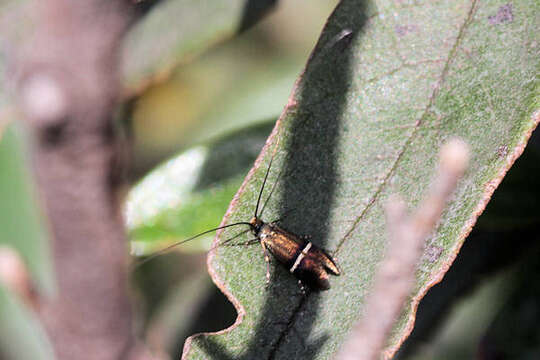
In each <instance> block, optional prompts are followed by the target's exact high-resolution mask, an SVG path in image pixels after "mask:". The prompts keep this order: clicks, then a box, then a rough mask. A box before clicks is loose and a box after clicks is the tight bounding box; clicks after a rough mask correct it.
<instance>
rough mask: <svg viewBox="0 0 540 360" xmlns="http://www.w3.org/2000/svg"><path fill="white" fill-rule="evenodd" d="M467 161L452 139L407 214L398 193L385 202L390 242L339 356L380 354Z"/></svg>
mask: <svg viewBox="0 0 540 360" xmlns="http://www.w3.org/2000/svg"><path fill="white" fill-rule="evenodd" d="M467 163H468V148H467V145H466V144H465V143H463V142H462V141H460V140H451V141H450V142H448V143H447V144H445V145H444V146H443V147H442V149H441V154H440V164H439V171H438V174H437V177H436V179H435V181H434V182H433V184H432V186H431V189H430V191H429V194H428V196H427V197H426V198H425V200H424V201H423V202H422V203H421V204H420V206H419V207H418V209H417V210H416V211H414V213H413V214H412V215H411V216H410V217H409V216H407V214H406V206H405V204H404V203H403V201H401V200H400V199H398V198H397V197H394V198H392V199H391V200H390V201H389V202H388V204H387V207H386V215H387V230H388V237H389V245H388V250H387V253H386V257H385V258H384V260H383V261H382V263H381V265H380V268H379V270H378V272H377V275H376V277H375V282H374V284H375V285H374V288H373V290H372V293H371V295H370V296H369V298H368V300H367V304H366V311H365V316H364V317H363V319H361V321H360V322H359V323H358V324H357V325H356V326H355V328H354V329H353V332H352V334H351V337H350V338H349V340H348V341H347V342H346V343H345V345H344V347H343V349H342V351H341V353H340V355H339V356H338V359H340V360H353V359H355V360H375V359H378V358H380V357H381V351H382V349H383V348H384V346H385V344H386V342H387V340H388V335H389V334H390V331H391V330H392V326H393V325H394V323H395V321H396V320H397V318H398V316H399V314H400V312H401V310H402V308H403V306H404V304H405V301H406V300H407V297H408V296H409V294H410V292H411V291H412V288H413V286H414V280H415V271H416V266H417V264H418V261H419V259H420V256H421V254H422V249H423V246H424V241H425V239H426V238H427V237H428V236H429V235H430V234H431V233H432V232H433V231H434V229H435V228H436V225H437V223H438V221H439V219H440V217H441V214H442V212H443V209H444V207H445V205H446V202H447V201H448V199H449V197H450V196H451V194H452V193H453V191H454V189H455V187H456V184H457V182H458V180H459V179H460V177H461V176H462V175H463V173H464V171H465V168H466V166H467Z"/></svg>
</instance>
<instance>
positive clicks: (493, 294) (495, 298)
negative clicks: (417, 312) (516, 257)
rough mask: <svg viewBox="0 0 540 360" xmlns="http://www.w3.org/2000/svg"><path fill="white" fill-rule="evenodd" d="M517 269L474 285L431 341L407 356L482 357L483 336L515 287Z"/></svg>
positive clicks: (447, 359) (456, 359)
mask: <svg viewBox="0 0 540 360" xmlns="http://www.w3.org/2000/svg"><path fill="white" fill-rule="evenodd" d="M516 272H517V271H516V269H515V268H513V269H512V270H508V271H505V272H502V273H500V274H498V275H497V276H495V277H492V278H491V279H489V280H487V281H485V282H484V283H483V284H481V285H480V286H479V287H478V288H477V289H475V291H474V293H473V294H471V296H469V297H467V298H465V299H461V300H460V301H459V302H457V303H456V304H455V306H454V308H453V309H452V310H451V313H450V314H448V318H449V319H448V321H446V322H445V323H444V325H443V326H442V328H441V329H439V330H438V331H437V332H436V334H435V336H434V339H433V340H432V341H430V343H429V345H427V344H426V345H424V346H423V347H422V348H421V349H420V351H419V352H418V353H417V354H415V355H414V356H411V357H408V358H407V359H410V360H422V359H426V360H427V359H438V360H460V359H483V358H481V357H478V355H479V354H478V352H479V344H480V342H481V339H482V336H483V335H484V334H485V332H486V330H487V329H488V328H489V325H490V324H491V322H492V321H493V319H495V317H496V316H497V313H498V312H499V311H500V310H501V308H502V307H503V305H504V303H505V302H506V301H507V299H508V298H509V297H510V295H511V294H512V292H514V291H515V287H516V286H515V281H516V280H517V279H518V276H517V274H516ZM486 359H491V358H490V357H488V358H486ZM505 359H506V358H505ZM511 359H515V358H514V357H511Z"/></svg>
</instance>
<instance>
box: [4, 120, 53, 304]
mask: <svg viewBox="0 0 540 360" xmlns="http://www.w3.org/2000/svg"><path fill="white" fill-rule="evenodd" d="M24 150H25V149H24V138H23V136H22V132H21V131H17V129H16V128H15V126H14V125H11V126H9V127H8V128H7V129H6V131H5V133H4V136H3V137H2V139H1V140H0V199H2V201H0V244H1V245H7V246H9V247H12V248H14V249H16V250H17V251H18V252H19V254H20V255H21V257H22V258H23V259H24V260H25V262H26V264H27V266H28V268H29V270H30V272H31V273H32V276H33V278H34V279H35V281H36V283H37V285H38V287H39V289H40V290H41V291H43V292H45V293H46V294H49V295H51V294H52V293H53V292H54V291H55V283H54V274H53V270H52V269H53V265H52V257H51V253H50V248H49V242H48V241H49V239H48V232H47V229H46V227H45V224H44V221H43V218H42V214H41V213H40V211H39V206H38V205H39V204H38V203H37V201H36V200H37V196H36V193H35V189H34V187H33V185H34V184H33V183H32V182H31V180H30V179H31V176H30V173H29V171H28V169H27V167H26V165H27V163H28V162H27V161H26V160H27V159H26V156H25V155H26V154H25V152H24Z"/></svg>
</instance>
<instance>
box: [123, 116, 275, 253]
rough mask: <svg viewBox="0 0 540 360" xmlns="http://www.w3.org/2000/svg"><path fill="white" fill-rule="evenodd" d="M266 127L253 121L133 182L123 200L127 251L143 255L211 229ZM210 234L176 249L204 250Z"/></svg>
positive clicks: (256, 150)
mask: <svg viewBox="0 0 540 360" xmlns="http://www.w3.org/2000/svg"><path fill="white" fill-rule="evenodd" d="M271 126H272V123H270V124H268V123H267V124H262V125H258V126H255V127H251V128H248V129H244V130H241V131H238V132H236V133H234V134H232V135H230V136H228V137H226V138H223V139H221V140H219V141H217V142H215V143H213V144H208V145H205V146H198V147H196V148H192V149H190V150H187V151H186V152H184V153H182V154H181V155H179V156H177V157H175V158H173V159H171V160H169V161H167V162H166V163H165V164H163V165H161V166H159V167H158V168H157V169H156V170H154V171H153V172H151V173H150V174H149V175H148V176H146V177H145V178H144V179H143V180H142V181H141V182H140V183H139V184H137V185H136V186H135V187H134V188H133V189H132V191H131V192H130V194H129V196H128V198H127V202H126V222H127V226H128V229H129V231H130V237H131V240H132V248H133V252H134V253H135V254H136V255H145V254H148V253H150V252H152V251H155V250H156V249H158V248H162V247H164V246H166V245H168V244H170V243H173V242H175V241H179V240H182V239H185V238H187V237H189V236H192V235H194V234H197V233H199V232H202V231H205V230H208V229H210V228H214V227H216V226H217V225H218V224H217V222H218V221H219V219H220V218H221V216H222V215H223V213H224V211H225V210H226V208H227V205H228V203H229V202H230V199H231V198H232V197H233V195H234V193H235V192H236V190H237V189H238V187H239V186H240V184H241V182H242V178H243V177H244V176H245V174H246V172H247V170H248V169H249V167H250V166H251V165H252V164H253V160H254V159H255V157H256V156H257V154H258V153H259V151H260V149H261V148H262V145H263V143H264V140H265V139H266V137H267V136H268V133H269V132H270V129H271ZM212 238H213V234H209V235H208V236H206V237H201V238H200V239H198V240H197V241H193V242H189V243H187V244H185V245H183V246H181V247H179V248H178V250H180V251H186V250H189V249H191V250H198V251H201V250H208V248H209V242H210V240H211V239H212Z"/></svg>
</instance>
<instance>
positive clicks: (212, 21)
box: [123, 0, 275, 92]
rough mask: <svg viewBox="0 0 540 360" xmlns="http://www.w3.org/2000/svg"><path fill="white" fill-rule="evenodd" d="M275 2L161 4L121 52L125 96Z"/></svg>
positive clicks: (166, 0) (169, 1)
mask: <svg viewBox="0 0 540 360" xmlns="http://www.w3.org/2000/svg"><path fill="white" fill-rule="evenodd" d="M274 3H275V0H264V1H258V2H257V4H256V5H257V6H253V5H255V3H254V2H253V1H249V0H233V1H230V0H229V1H223V0H202V1H201V0H195V1H193V0H191V1H181V0H162V1H160V2H158V3H157V4H155V5H154V6H153V7H152V8H151V9H150V10H149V12H148V13H146V14H145V15H144V17H143V18H142V19H140V20H139V22H138V23H137V24H135V25H134V26H133V28H132V29H131V31H130V33H129V34H128V36H127V39H126V45H125V50H124V56H123V59H124V65H123V69H124V79H125V82H126V86H127V88H128V91H130V92H131V91H134V90H137V89H140V88H141V87H144V86H146V85H147V84H148V83H149V82H151V81H153V80H156V79H157V78H160V77H161V78H163V77H164V76H166V75H167V74H168V73H170V71H171V70H172V68H173V67H174V66H175V65H178V63H179V62H180V61H182V60H185V59H187V58H192V57H194V56H196V55H198V54H199V53H201V52H202V51H204V50H206V49H207V48H209V47H210V46H212V45H214V44H216V43H217V42H219V41H220V40H223V39H224V38H228V37H231V36H233V35H234V34H236V33H237V32H239V31H241V30H244V29H245V28H246V27H248V26H250V25H252V24H253V23H255V22H256V21H257V20H258V19H259V18H261V17H262V16H263V15H264V14H265V13H267V12H268V11H269V10H270V9H271V7H272V6H273V5H274Z"/></svg>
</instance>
